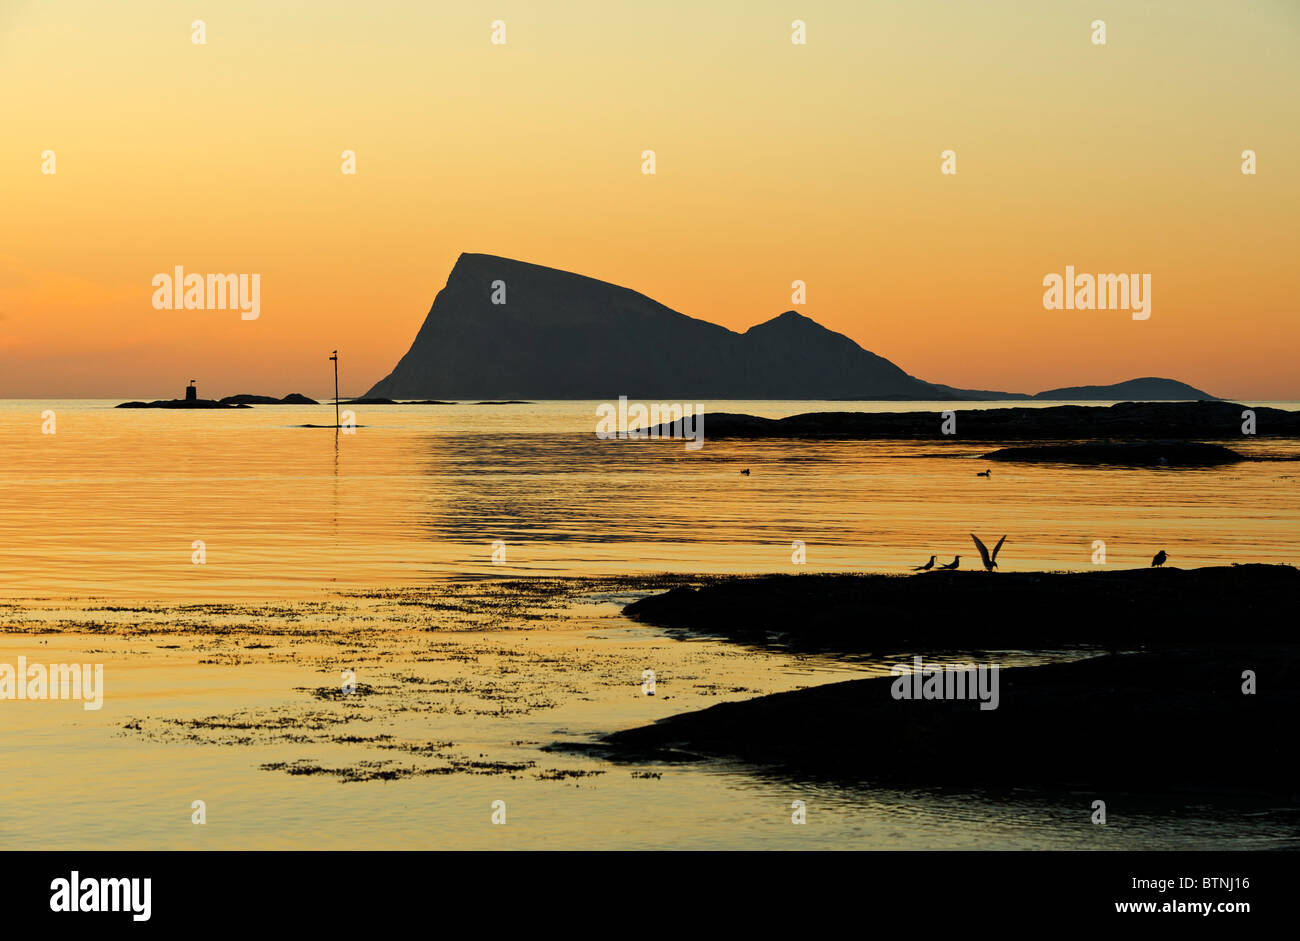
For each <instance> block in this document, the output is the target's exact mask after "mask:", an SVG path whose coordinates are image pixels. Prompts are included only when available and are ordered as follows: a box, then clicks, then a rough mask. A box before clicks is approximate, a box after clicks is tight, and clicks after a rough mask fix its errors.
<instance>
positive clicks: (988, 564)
mask: <svg viewBox="0 0 1300 941" xmlns="http://www.w3.org/2000/svg"><path fill="white" fill-rule="evenodd" d="M970 538H972V539H974V540H975V548H976V549H978V550H979V551H980V559H981V560H983V562H984V567H985V568H986V569H988V570H989V571H990V572H991V571H993V570H994V569H995V568H997V567H998V550H999V549H1001V548H1002V544H1003V543H1004V542H1006V541H1007V537H1006V536H1003V537H1002V538H1001V539H999V540H998V544H997V545H996V546H994V547H993V554H992V555H989V550H988V549H986V548H984V543H982V542H980V541H979V537H978V536H976V535H975V534H974V533H971V534H970Z"/></svg>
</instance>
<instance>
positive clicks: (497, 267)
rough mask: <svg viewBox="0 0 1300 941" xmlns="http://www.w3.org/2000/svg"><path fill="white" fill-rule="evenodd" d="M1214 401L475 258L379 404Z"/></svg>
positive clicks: (441, 298)
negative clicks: (1056, 374)
mask: <svg viewBox="0 0 1300 941" xmlns="http://www.w3.org/2000/svg"><path fill="white" fill-rule="evenodd" d="M619 395H627V396H628V397H629V398H639V399H643V400H652V399H657V400H665V401H681V400H682V398H683V397H688V398H692V399H829V400H837V399H838V400H844V401H851V400H885V401H890V400H893V401H978V400H999V399H1008V400H1015V399H1025V400H1027V399H1054V400H1067V399H1110V400H1124V399H1142V400H1210V399H1214V398H1215V396H1213V395H1211V394H1210V393H1208V392H1204V391H1202V390H1200V389H1197V388H1194V387H1192V386H1190V385H1187V384H1186V383H1183V382H1178V381H1176V380H1173V379H1160V378H1155V377H1149V378H1142V379H1130V380H1128V381H1126V382H1120V383H1116V384H1115V385H1110V386H1077V387H1073V388H1064V389H1052V390H1048V391H1046V392H1040V393H1038V394H1037V395H1027V394H1023V393H1016V392H997V391H991V390H977V389H960V388H956V387H953V386H947V385H943V384H940V383H932V382H926V381H924V380H922V379H918V378H917V377H915V376H912V375H909V374H908V373H906V372H904V371H903V370H902V369H901V368H899V367H898V366H896V365H895V364H894V363H892V362H890V361H889V360H887V359H885V358H884V357H882V356H877V355H876V354H875V353H872V352H870V351H869V350H865V349H863V348H862V347H861V346H859V345H858V344H857V343H855V342H854V341H853V340H851V339H849V338H848V337H846V336H844V335H843V334H840V333H835V332H834V331H832V330H827V329H826V328H825V327H823V326H821V325H820V324H818V323H817V322H816V321H814V320H812V319H810V318H808V317H805V316H803V315H802V314H799V313H797V312H795V311H793V310H788V311H786V312H785V313H783V314H780V315H779V316H777V317H774V318H772V319H771V320H768V321H766V322H764V323H760V324H758V325H757V326H754V327H750V328H749V329H748V330H746V331H745V332H744V333H736V332H734V331H732V330H728V329H727V328H725V327H722V326H719V325H718V324H714V323H709V322H708V321H706V320H701V319H698V318H695V317H689V316H687V315H685V314H681V313H678V312H677V311H675V310H672V309H670V308H668V307H665V306H664V305H663V304H660V303H658V302H657V301H654V300H652V299H651V298H649V297H646V296H645V295H644V294H638V293H637V292H636V291H632V290H629V289H628V288H624V287H619V286H618V285H615V284H609V283H607V282H605V281H598V280H596V279H594V278H588V277H585V276H583V275H579V274H573V273H572V272H568V271H561V270H559V269H556V268H546V267H543V266H541V265H533V264H529V263H527V262H522V261H515V260H513V259H510V258H501V257H498V256H496V255H482V254H469V253H466V254H462V255H461V256H460V258H459V259H457V261H456V264H455V267H453V268H452V271H451V274H450V276H449V277H448V278H447V284H446V286H445V287H444V288H443V289H442V290H441V291H439V292H438V295H437V297H435V298H434V301H433V306H432V307H431V308H430V310H429V313H428V315H427V316H426V317H425V319H424V323H423V325H422V326H421V327H420V329H419V332H418V333H417V334H416V337H415V340H414V342H413V343H412V344H411V348H410V349H409V350H408V351H407V352H406V355H404V356H403V357H402V358H401V360H399V361H398V363H397V366H396V367H395V368H394V369H393V371H392V372H391V373H390V374H389V375H388V376H387V377H386V378H384V379H382V380H380V381H379V382H377V383H375V385H374V386H373V387H372V388H371V389H370V390H369V391H368V392H367V393H366V394H365V396H364V398H366V399H374V398H379V399H391V400H397V399H434V400H441V399H494V400H500V399H600V400H605V399H610V398H613V397H616V396H619Z"/></svg>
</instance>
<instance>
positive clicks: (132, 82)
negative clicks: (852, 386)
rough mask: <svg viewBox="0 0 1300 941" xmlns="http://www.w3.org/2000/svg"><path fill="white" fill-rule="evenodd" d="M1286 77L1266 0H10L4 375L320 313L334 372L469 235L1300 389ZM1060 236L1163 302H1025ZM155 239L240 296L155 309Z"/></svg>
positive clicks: (380, 341)
mask: <svg viewBox="0 0 1300 941" xmlns="http://www.w3.org/2000/svg"><path fill="white" fill-rule="evenodd" d="M196 18H202V19H203V20H204V21H205V24H206V34H207V35H206V38H207V43H206V45H195V44H193V43H192V42H191V32H192V31H191V21H192V20H194V19H196ZM796 18H800V19H803V20H804V21H806V23H807V34H808V42H807V44H806V45H802V46H800V45H794V44H792V43H791V42H790V32H791V29H790V24H791V21H792V20H794V19H796ZM495 19H501V20H504V21H505V23H506V40H507V41H506V44H505V45H504V46H500V45H493V44H492V43H491V42H490V36H491V29H492V27H491V23H492V21H493V20H495ZM1094 19H1103V20H1105V21H1106V31H1107V43H1106V45H1104V46H1097V45H1094V44H1093V43H1092V42H1091V39H1090V36H1091V33H1092V30H1091V26H1090V24H1091V22H1092V21H1093V20H1094ZM1298 91H1300V7H1297V6H1296V5H1295V4H1294V3H1290V2H1287V0H1277V2H1270V0H1260V2H1257V3H1250V4H1227V3H1208V2H1192V0H1181V2H1169V3H1162V2H1152V3H1144V4H1135V3H1120V2H1108V0H1088V2H1081V3H1076V2H1073V0H1054V2H1044V3H1038V4H1033V3H1021V2H992V0H990V2H986V3H981V4H974V3H967V2H959V0H954V2H924V0H915V2H896V3H879V2H873V3H864V2H856V0H855V2H847V0H845V2H829V0H822V2H816V0H799V2H797V3H792V2H788V0H779V2H771V0H744V2H738V0H737V2H721V0H709V2H685V0H683V2H674V0H659V2H656V3H653V4H650V3H647V4H630V3H628V4H623V3H619V4H611V3H607V2H562V0H524V2H515V0H494V2H493V3H492V4H490V5H484V4H482V3H472V2H439V3H429V2H424V0H420V2H409V3H401V2H379V0H376V2H373V3H357V2H354V0H346V2H334V0H314V2H298V3H290V2H275V0H222V2H221V3H198V4H194V3H179V2H175V0H130V2H123V3H113V4H105V3H102V2H97V0H83V2H62V0H39V2H38V0H5V2H4V3H3V4H0V129H2V130H3V133H2V134H0V396H7V397H21V396H55V395H60V396H74V395H103V396H143V395H148V396H170V395H179V392H180V389H181V388H182V387H183V385H184V383H185V380H187V379H188V378H190V377H191V376H198V377H200V379H201V383H200V386H201V389H202V391H203V393H204V394H205V395H214V396H215V395H223V394H229V393H234V392H259V393H273V394H277V395H279V394H284V393H287V392H290V391H301V392H304V393H307V394H315V395H320V394H324V393H326V392H327V391H328V390H329V389H330V388H331V374H330V372H329V363H328V361H327V359H326V357H327V356H328V354H329V351H330V350H332V349H334V348H336V347H337V348H339V349H340V350H342V351H343V386H344V391H345V392H350V393H359V392H362V391H364V390H365V389H366V388H368V387H369V386H370V385H371V384H372V383H374V382H375V381H377V380H378V379H380V378H382V377H383V376H384V375H385V374H387V372H388V371H389V370H390V369H391V368H392V366H393V365H394V364H395V363H396V361H397V359H398V357H400V356H401V354H402V353H404V352H405V351H406V348H407V347H408V345H409V344H410V342H411V340H412V339H413V337H414V335H415V331H416V330H417V329H418V327H419V324H420V323H421V321H422V320H423V317H424V315H425V313H426V312H427V310H428V308H429V305H430V303H431V302H432V300H433V296H434V294H435V293H436V292H437V290H438V289H439V288H440V287H441V286H442V285H443V283H444V282H445V280H446V277H447V273H448V272H449V271H450V269H451V266H452V264H453V263H454V262H455V259H456V257H457V255H458V254H459V253H460V252H462V251H474V252H489V253H493V254H499V255H506V256H510V257H514V258H519V259H522V260H525V261H532V262H537V263H540V264H546V265H551V266H554V267H559V268H565V269H569V270H573V271H577V272H580V273H583V274H587V275H590V276H593V277H597V278H601V279H603V280H607V281H612V282H615V283H617V284H622V285H625V286H627V287H631V288H633V289H635V290H639V291H641V292H643V293H645V294H648V295H649V296H651V297H653V298H655V299H656V300H659V301H662V302H663V303H665V304H667V305H669V306H670V307H673V308H675V309H677V310H680V311H682V312H683V313H687V314H690V315H692V316H697V317H702V318H705V319H708V320H712V321H714V322H717V323H721V324H723V325H725V326H727V327H730V328H732V329H736V330H744V329H746V328H747V327H749V326H752V325H753V324H755V323H758V322H761V321H763V320H767V319H769V318H770V317H772V316H774V315H776V314H778V313H780V312H781V311H783V310H786V309H789V308H790V307H791V299H790V284H791V282H792V281H794V280H795V279H800V280H803V281H805V282H806V283H807V285H808V288H807V291H808V298H807V303H806V304H805V305H804V306H802V307H799V308H797V309H799V310H800V311H801V312H803V313H805V314H807V315H808V316H811V317H813V318H814V319H816V320H818V321H819V322H820V323H822V324H824V325H825V326H827V327H829V328H831V329H834V330H839V331H842V332H844V333H846V334H848V335H849V336H851V337H852V338H853V339H854V340H856V341H858V342H859V343H861V344H862V345H863V346H865V347H866V348H867V349H870V350H872V351H873V352H876V353H879V354H880V355H882V356H886V357H888V358H889V359H891V360H893V361H894V362H896V363H897V364H898V365H900V366H901V367H902V368H904V369H906V370H907V371H908V372H910V373H912V374H913V375H916V376H919V377H921V378H923V379H927V380H931V381H937V382H944V383H948V384H951V385H958V386H964V387H972V388H992V389H1005V390H1011V391H1037V390H1040V389H1044V388H1049V387H1054V386H1062V385H1074V384H1082V383H1104V382H1115V381H1119V380H1122V379H1128V378H1133V377H1135V376H1143V375H1162V376H1169V377H1173V378H1178V379H1182V380H1184V381H1187V382H1190V383H1192V384H1193V385H1196V386H1199V387H1201V388H1204V389H1207V390H1209V391H1210V392H1213V393H1215V394H1218V395H1224V396H1230V397H1237V398H1242V399H1257V400H1258V399H1300V376H1298V374H1297V372H1298V371H1297V369H1296V366H1295V363H1296V362H1297V359H1300V304H1298V303H1297V300H1296V298H1297V289H1298V287H1300V286H1298V285H1297V269H1298V268H1300V266H1298V265H1297V263H1296V258H1297V256H1298V255H1300V224H1298V220H1300V157H1298V154H1300V94H1297V92H1298ZM347 149H350V150H354V151H355V152H356V154H357V174H356V175H355V176H346V175H344V174H342V173H341V172H340V163H341V161H340V154H341V152H342V151H343V150H347ZM645 149H654V150H655V151H656V154H657V170H658V172H657V173H656V174H655V175H654V176H646V175H643V174H642V173H641V152H642V151H643V150H645ZM947 149H952V150H954V151H956V154H957V171H958V172H957V174H956V175H955V176H945V175H942V174H941V173H940V172H939V171H940V154H941V152H942V151H944V150H947ZM1245 149H1252V150H1254V151H1256V153H1257V155H1258V158H1257V159H1258V174H1257V175H1254V176H1246V175H1243V174H1242V173H1241V152H1242V151H1243V150H1245ZM47 150H52V151H54V153H55V155H56V157H55V159H56V167H57V173H55V174H52V175H51V174H44V173H42V172H41V170H42V153H43V152H44V151H47ZM1067 264H1068V265H1073V266H1075V268H1076V269H1077V270H1078V271H1080V272H1093V273H1097V272H1107V273H1109V272H1142V273H1150V274H1151V276H1152V306H1151V317H1150V319H1149V320H1147V321H1134V320H1132V319H1131V317H1130V315H1129V314H1128V313H1127V312H1123V311H1077V310H1076V311H1047V310H1044V309H1043V304H1042V295H1043V287H1042V279H1043V277H1044V275H1046V274H1048V273H1051V272H1056V273H1063V272H1064V269H1065V266H1066V265H1067ZM175 265H183V266H184V267H185V269H186V270H187V271H190V272H201V273H207V272H248V273H254V272H255V273H259V274H260V275H261V316H260V318H259V319H258V320H256V321H243V320H241V319H240V317H239V314H238V312H237V311H168V310H162V311H159V310H155V309H154V308H153V307H152V305H151V297H152V294H153V288H152V286H151V279H152V277H153V276H154V274H156V273H158V272H170V271H171V270H172V268H173V267H174V266H175Z"/></svg>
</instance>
